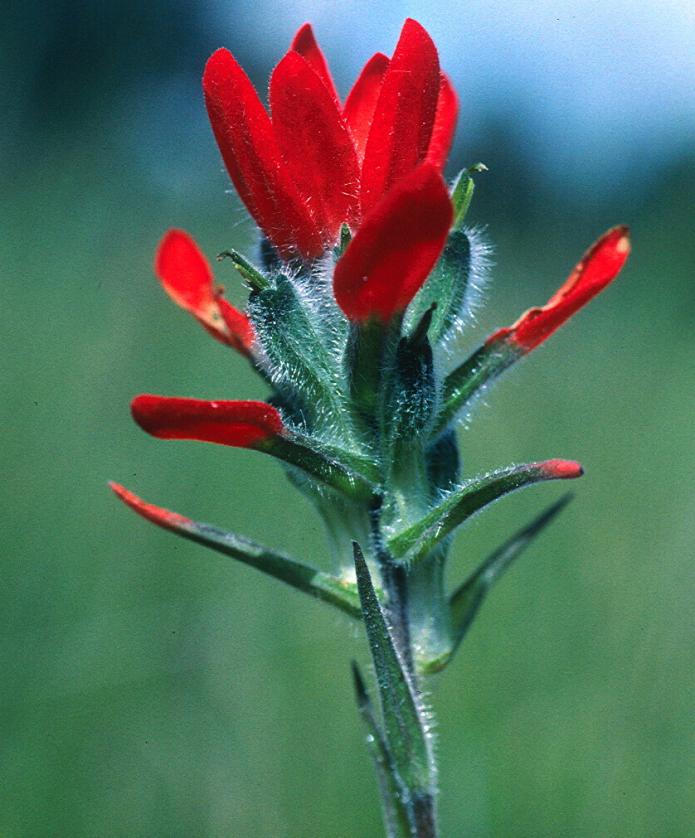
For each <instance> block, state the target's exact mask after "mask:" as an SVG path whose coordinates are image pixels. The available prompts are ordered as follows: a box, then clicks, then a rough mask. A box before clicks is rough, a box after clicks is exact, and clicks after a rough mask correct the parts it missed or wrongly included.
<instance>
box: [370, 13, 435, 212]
mask: <svg viewBox="0 0 695 838" xmlns="http://www.w3.org/2000/svg"><path fill="white" fill-rule="evenodd" d="M438 98H439V59H438V57H437V50H436V48H435V46H434V44H433V43H432V39H431V38H430V36H429V35H428V34H427V32H425V30H424V29H423V28H422V26H420V24H419V23H417V22H416V21H414V20H410V19H408V20H406V22H405V24H404V26H403V30H402V32H401V37H400V39H399V41H398V45H397V46H396V50H395V52H394V54H393V58H392V59H391V63H390V64H389V67H388V70H387V71H386V74H385V76H384V82H383V85H382V87H381V92H380V94H379V100H378V102H377V105H376V110H375V111H374V120H373V122H372V127H371V130H370V132H369V137H368V139H367V147H366V150H365V153H364V164H363V167H362V211H363V212H364V213H365V214H366V213H367V212H368V211H369V210H370V209H372V207H374V205H375V204H376V203H377V201H378V200H379V199H380V198H381V196H382V195H383V194H384V193H385V192H387V191H388V190H389V189H390V188H391V186H393V184H394V183H395V182H396V181H397V180H398V179H399V178H401V177H403V176H404V175H407V174H408V172H410V171H411V170H412V169H414V168H415V167H416V166H417V165H418V164H419V163H422V162H423V160H424V159H425V156H426V155H427V149H428V147H429V144H430V139H431V137H432V128H433V125H434V117H435V113H436V110H437V99H438Z"/></svg>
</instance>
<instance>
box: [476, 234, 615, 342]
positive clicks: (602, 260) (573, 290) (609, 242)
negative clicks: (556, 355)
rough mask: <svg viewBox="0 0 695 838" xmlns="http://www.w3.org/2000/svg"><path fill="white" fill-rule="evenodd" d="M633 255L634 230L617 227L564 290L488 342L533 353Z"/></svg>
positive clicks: (590, 252) (587, 257)
mask: <svg viewBox="0 0 695 838" xmlns="http://www.w3.org/2000/svg"><path fill="white" fill-rule="evenodd" d="M629 255H630V231H629V229H628V228H627V227H625V226H619V227H613V228H612V229H611V230H609V231H608V232H607V233H604V235H603V236H601V238H600V239H599V240H598V241H597V242H595V243H594V244H593V245H592V246H591V247H590V248H589V250H588V251H587V252H586V253H585V254H584V256H583V257H582V260H581V262H579V264H577V265H576V267H575V268H574V270H573V271H572V273H571V274H570V275H569V277H568V278H567V280H566V282H565V283H564V285H562V287H561V288H560V289H559V290H558V291H556V293H555V294H554V295H553V296H552V297H551V298H550V299H549V300H548V302H547V303H546V304H545V305H544V306H542V307H538V308H531V309H529V310H528V311H526V312H525V313H524V314H522V315H521V317H520V318H519V319H518V320H517V321H516V323H514V325H513V326H508V327H506V328H504V329H500V330H499V331H497V332H495V333H494V334H492V335H490V337H489V338H488V339H487V343H488V344H490V343H496V342H498V341H506V342H507V343H509V344H512V345H513V346H516V347H517V348H518V349H520V350H521V351H522V352H530V351H531V350H532V349H535V348H536V346H538V345H539V344H541V343H543V341H544V340H546V339H547V338H549V337H550V335H552V333H553V332H554V331H556V330H557V329H559V328H560V326H562V324H563V323H564V322H565V321H566V320H569V318H570V317H572V315H573V314H575V313H576V312H577V311H579V309H580V308H582V307H583V306H585V305H586V304H587V303H588V302H589V300H591V299H592V298H593V297H595V296H596V295H597V294H598V293H599V292H600V291H603V289H604V288H605V287H606V286H607V285H609V284H610V283H611V282H612V281H613V280H614V279H615V277H616V276H617V275H618V274H619V273H620V270H621V268H622V267H623V265H624V264H625V262H626V261H627V257H628V256H629Z"/></svg>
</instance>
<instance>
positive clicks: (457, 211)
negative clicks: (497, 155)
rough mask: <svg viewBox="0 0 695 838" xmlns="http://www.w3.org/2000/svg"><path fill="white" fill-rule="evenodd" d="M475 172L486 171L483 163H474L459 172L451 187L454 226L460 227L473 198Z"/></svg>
mask: <svg viewBox="0 0 695 838" xmlns="http://www.w3.org/2000/svg"><path fill="white" fill-rule="evenodd" d="M477 172H487V166H486V165H485V164H484V163H476V164H475V165H473V166H469V168H467V169H463V170H462V171H461V172H459V174H458V176H457V177H456V180H455V181H454V184H453V186H452V188H451V203H452V204H453V205H454V228H458V227H460V226H461V225H462V224H463V222H464V221H465V220H466V215H467V214H468V208H469V207H470V205H471V201H472V200H473V192H474V191H475V183H474V182H473V175H474V174H475V173H477Z"/></svg>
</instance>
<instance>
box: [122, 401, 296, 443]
mask: <svg viewBox="0 0 695 838" xmlns="http://www.w3.org/2000/svg"><path fill="white" fill-rule="evenodd" d="M131 411H132V414H133V418H134V419H135V421H136V422H137V423H138V425H140V427H141V428H142V429H143V430H144V431H147V433H148V434H152V436H156V437H158V438H159V439H197V440H199V441H200V442H217V443H219V444H220V445H232V446H235V447H239V448H253V447H255V446H257V445H259V444H260V443H262V442H264V441H265V440H269V439H272V438H273V437H275V436H278V435H280V434H282V433H283V431H284V425H283V423H282V419H281V418H280V414H279V413H278V411H277V410H276V409H275V408H274V407H272V405H269V404H266V403H265V402H242V401H233V402H229V401H206V400H204V399H179V398H169V397H167V396H150V395H142V396H137V397H136V398H134V399H133V402H132V404H131Z"/></svg>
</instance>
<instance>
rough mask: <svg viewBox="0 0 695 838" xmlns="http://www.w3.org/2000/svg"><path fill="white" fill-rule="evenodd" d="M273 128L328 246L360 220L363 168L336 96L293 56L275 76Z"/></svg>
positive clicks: (297, 56)
mask: <svg viewBox="0 0 695 838" xmlns="http://www.w3.org/2000/svg"><path fill="white" fill-rule="evenodd" d="M270 107H271V111H272V115H273V129H274V130H275V136H276V137H277V140H278V144H279V146H280V152H281V153H282V156H283V160H284V163H285V166H286V167H287V171H288V172H289V174H290V176H291V177H292V179H293V180H294V182H295V184H296V186H297V191H298V192H299V194H300V195H301V197H302V200H303V201H304V203H305V205H306V206H307V207H308V208H309V211H310V212H311V215H312V217H313V219H314V221H315V223H316V226H317V228H318V229H319V230H320V232H321V235H322V238H323V243H324V247H326V248H328V247H331V245H332V244H333V243H334V242H335V240H336V238H337V236H338V232H339V230H340V227H341V224H342V223H343V222H344V221H347V222H348V224H350V225H351V226H356V224H357V223H358V220H359V164H358V161H357V153H356V152H355V146H354V144H353V142H352V137H351V136H350V133H349V131H348V128H347V125H346V123H345V119H344V118H343V115H342V113H341V112H340V111H339V110H338V104H337V102H336V100H335V97H334V96H333V95H332V94H331V93H330V91H329V90H328V88H327V87H326V85H325V83H324V82H323V81H322V79H321V78H320V77H319V76H318V75H317V74H316V72H315V71H314V70H313V69H312V67H311V66H310V65H309V64H308V62H307V61H305V59H304V58H302V56H301V55H299V54H298V53H296V52H288V53H287V55H286V56H285V57H284V58H283V59H282V61H281V62H280V63H279V64H278V65H277V67H276V68H275V70H274V71H273V75H272V76H271V78H270Z"/></svg>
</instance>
